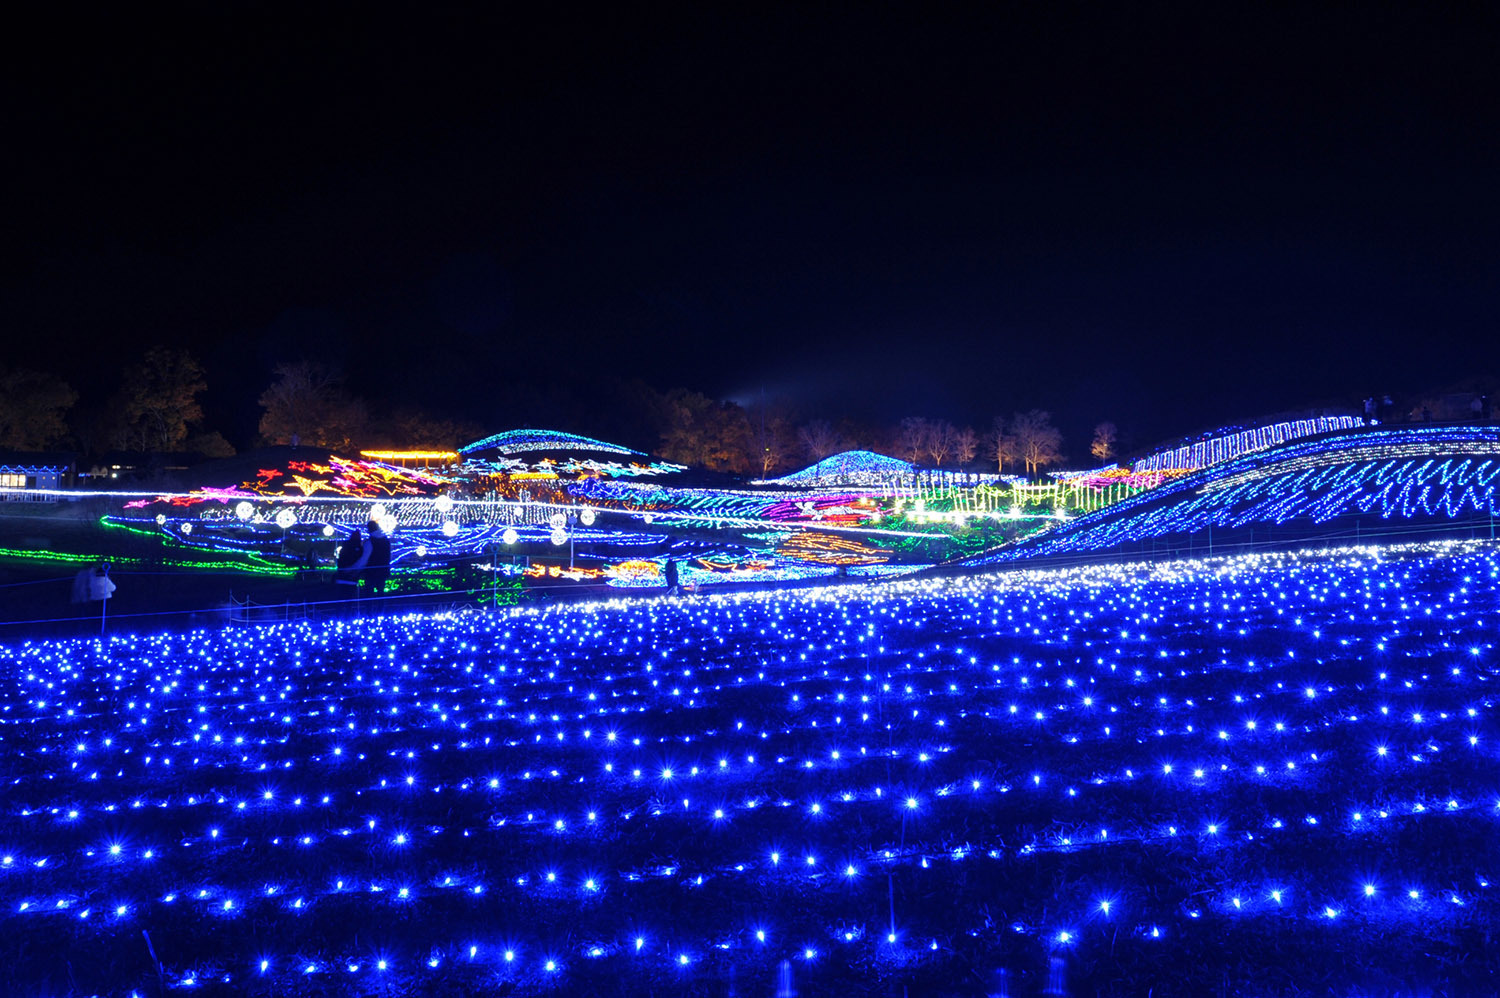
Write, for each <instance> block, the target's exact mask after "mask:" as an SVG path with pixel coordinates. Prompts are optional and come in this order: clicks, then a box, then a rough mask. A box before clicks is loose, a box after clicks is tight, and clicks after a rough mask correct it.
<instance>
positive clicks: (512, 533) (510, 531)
mask: <svg viewBox="0 0 1500 998" xmlns="http://www.w3.org/2000/svg"><path fill="white" fill-rule="evenodd" d="M500 539H501V540H502V541H504V542H505V543H506V544H514V543H515V542H516V541H518V540H520V539H521V535H520V534H518V533H516V528H515V527H506V528H505V533H503V534H501V535H500Z"/></svg>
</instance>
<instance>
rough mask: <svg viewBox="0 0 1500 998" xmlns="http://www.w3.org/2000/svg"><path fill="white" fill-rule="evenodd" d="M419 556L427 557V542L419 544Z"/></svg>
mask: <svg viewBox="0 0 1500 998" xmlns="http://www.w3.org/2000/svg"><path fill="white" fill-rule="evenodd" d="M417 557H418V558H425V557H427V545H426V544H418V545H417Z"/></svg>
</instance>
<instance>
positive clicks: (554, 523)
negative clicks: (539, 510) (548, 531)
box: [547, 513, 568, 530]
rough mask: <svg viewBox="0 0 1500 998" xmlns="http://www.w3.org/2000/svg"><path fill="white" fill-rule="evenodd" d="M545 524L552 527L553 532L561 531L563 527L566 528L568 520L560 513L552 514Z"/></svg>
mask: <svg viewBox="0 0 1500 998" xmlns="http://www.w3.org/2000/svg"><path fill="white" fill-rule="evenodd" d="M547 523H548V524H549V525H550V526H551V527H552V529H553V530H561V529H562V528H563V527H566V526H567V525H568V518H567V517H566V516H564V515H563V514H561V513H553V514H552V516H551V517H549V518H548V520H547Z"/></svg>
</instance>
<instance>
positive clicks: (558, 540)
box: [552, 527, 568, 547]
mask: <svg viewBox="0 0 1500 998" xmlns="http://www.w3.org/2000/svg"><path fill="white" fill-rule="evenodd" d="M552 543H553V544H556V545H558V546H559V547H561V546H562V545H564V544H566V543H568V532H567V531H566V530H564V529H562V528H561V527H554V528H552Z"/></svg>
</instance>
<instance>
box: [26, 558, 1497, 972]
mask: <svg viewBox="0 0 1500 998" xmlns="http://www.w3.org/2000/svg"><path fill="white" fill-rule="evenodd" d="M1497 578H1500V562H1497V557H1496V550H1495V549H1494V548H1493V547H1492V546H1486V545H1451V544H1450V545H1445V546H1425V547H1412V548H1409V549H1403V550H1394V549H1393V550H1388V551H1385V552H1377V551H1370V550H1360V551H1347V552H1342V553H1337V552H1336V553H1332V554H1327V555H1324V556H1320V557H1297V556H1293V555H1265V556H1255V557H1241V558H1234V559H1219V560H1217V561H1209V562H1205V563H1180V564H1176V565H1165V566H1160V567H1157V568H1154V569H1152V568H1145V567H1134V568H1132V567H1129V566H1125V567H1111V568H1104V567H1097V568H1092V569H1078V570H1068V571H1051V572H1035V571H1033V572H1011V573H1009V574H1004V575H992V576H974V577H967V578H963V579H954V580H946V581H928V582H916V581H909V582H904V583H899V584H893V585H889V586H884V587H877V588H863V587H832V588H828V589H825V590H822V591H818V592H795V593H792V592H781V593H762V594H754V595H750V594H741V595H735V596H719V597H712V598H706V599H689V600H683V599H670V600H668V599H658V600H637V601H619V602H613V603H609V604H599V605H589V606H551V607H547V608H542V609H536V608H532V609H521V610H514V611H510V612H507V613H503V614H498V615H494V614H482V613H471V614H465V615H459V616H439V617H410V618H401V619H398V618H384V619H369V620H358V621H346V622H343V623H339V624H334V625H322V626H316V625H311V624H306V623H302V624H282V625H276V626H270V627H265V628H260V629H244V630H232V629H231V630H218V631H193V632H182V633H170V632H169V633H162V634H157V635H152V636H143V637H125V636H116V637H112V638H110V639H109V640H108V641H106V642H102V643H100V642H96V641H94V640H73V641H62V640H56V641H32V642H28V643H18V644H12V645H9V646H3V647H0V659H4V666H5V667H4V668H3V670H0V686H3V689H4V697H5V703H6V704H8V705H10V709H8V710H7V711H5V712H4V714H3V715H0V759H3V761H4V763H5V768H6V772H7V773H8V774H9V781H8V785H7V789H6V795H7V796H6V803H7V806H6V807H5V808H4V809H3V810H0V844H3V846H4V851H3V854H0V912H3V913H0V921H3V923H4V932H3V934H0V939H3V940H4V941H3V943H0V947H3V959H0V991H3V993H6V994H43V993H63V992H77V993H110V994H129V993H130V992H131V991H132V989H135V990H138V991H139V992H140V993H142V994H154V993H156V992H157V990H158V987H159V985H158V978H157V970H156V967H155V966H154V965H153V964H152V963H151V962H150V961H149V960H148V959H147V953H146V949H145V947H144V945H143V943H142V932H143V931H144V932H147V933H149V938H150V939H151V941H152V944H153V947H154V950H155V953H156V954H157V956H158V957H159V959H160V960H161V963H162V971H163V973H164V974H165V975H166V983H167V986H168V988H169V990H172V991H177V990H179V989H182V990H184V991H185V992H186V993H191V991H192V990H193V989H199V990H202V991H206V992H207V993H257V994H259V993H266V994H271V993H274V994H277V995H283V996H293V998H296V996H312V995H365V994H380V995H400V996H407V995H424V996H427V995H468V994H474V993H478V992H485V993H515V994H527V995H529V994H542V993H570V994H619V995H645V994H650V993H655V994H673V995H722V994H724V993H725V988H726V982H728V981H730V980H733V981H734V982H735V987H736V988H737V989H738V992H739V993H742V994H770V993H772V991H773V988H774V986H775V984H776V982H777V981H778V980H779V979H780V978H781V976H782V975H783V974H784V973H789V974H790V976H791V978H792V983H793V985H794V986H795V987H796V988H797V989H798V990H799V991H800V993H802V994H859V993H890V992H891V991H894V992H895V993H900V991H901V988H902V987H906V988H908V989H909V990H910V993H912V994H923V995H972V994H975V993H983V989H985V988H996V987H998V985H997V983H996V982H997V981H998V980H999V977H1000V975H1001V974H1002V972H1003V973H1005V974H1007V975H1008V979H1009V987H1010V988H1012V989H1013V990H1012V993H1014V994H1035V993H1038V992H1039V991H1040V990H1041V989H1042V988H1043V986H1045V985H1047V984H1048V983H1049V978H1051V977H1052V976H1053V975H1056V976H1057V977H1059V978H1060V983H1062V984H1063V986H1064V987H1066V988H1068V989H1069V990H1070V992H1071V993H1075V994H1094V993H1100V994H1122V995H1124V994H1131V995H1135V994H1145V993H1147V992H1148V991H1150V990H1152V989H1154V990H1155V993H1157V994H1184V995H1187V994H1193V995H1201V994H1217V993H1220V991H1221V990H1223V989H1226V988H1227V989H1228V991H1229V992H1231V993H1242V992H1243V993H1255V994H1258V995H1271V996H1275V995H1292V994H1309V993H1311V994H1328V993H1335V994H1350V993H1355V990H1356V988H1364V989H1367V990H1370V991H1372V992H1373V993H1390V992H1392V991H1393V990H1395V989H1396V988H1413V987H1417V988H1421V989H1426V990H1436V989H1445V990H1446V992H1447V993H1477V991H1476V989H1478V990H1483V987H1484V986H1485V985H1486V984H1487V982H1488V981H1490V980H1491V979H1492V975H1493V974H1494V973H1495V972H1496V971H1500V952H1497V950H1496V949H1495V948H1493V947H1489V946H1487V945H1486V942H1485V941H1486V940H1488V939H1489V938H1491V936H1492V934H1493V931H1494V930H1495V928H1496V915H1497V909H1496V903H1495V900H1494V892H1495V890H1496V888H1494V887H1492V886H1491V881H1492V878H1493V877H1495V876H1496V875H1500V870H1497V869H1496V867H1497V866H1500V861H1497V857H1496V854H1495V851H1494V849H1493V847H1492V845H1491V843H1492V840H1493V835H1494V822H1495V815H1496V798H1495V792H1496V784H1495V779H1494V772H1495V762H1496V757H1495V751H1496V744H1497V735H1500V732H1497V730H1496V728H1497V726H1496V718H1495V708H1494V705H1493V701H1494V696H1493V688H1492V687H1493V685H1494V683H1495V679H1496V676H1497V671H1496V648H1495V626H1496V625H1495V620H1496V612H1497V610H1500V605H1497V604H1500V598H1497V594H1496V592H1497V587H1496V580H1497ZM60 953H75V954H79V953H86V954H88V959H87V960H78V959H75V960H73V961H72V963H71V966H69V965H68V964H67V963H65V962H64V961H63V960H60V959H59V958H58V954H60ZM783 967H784V968H785V969H783Z"/></svg>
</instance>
